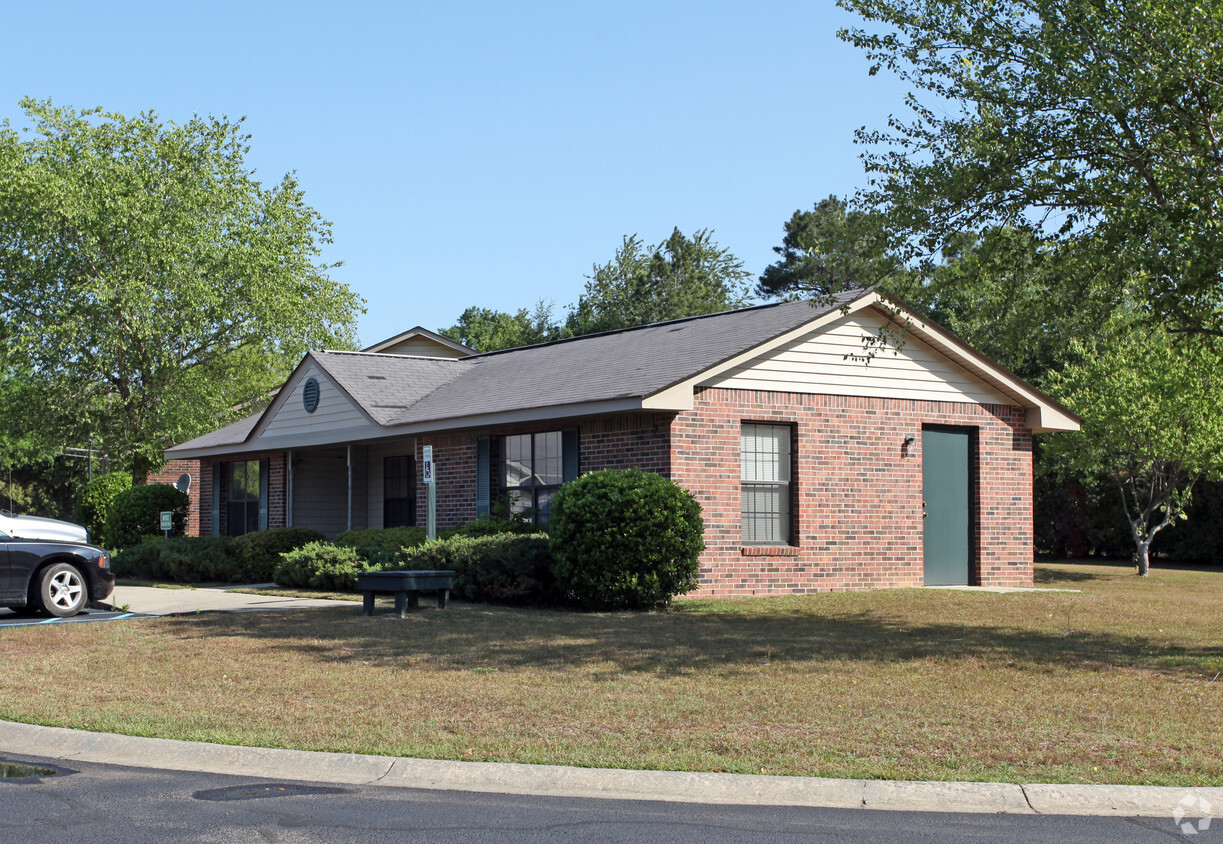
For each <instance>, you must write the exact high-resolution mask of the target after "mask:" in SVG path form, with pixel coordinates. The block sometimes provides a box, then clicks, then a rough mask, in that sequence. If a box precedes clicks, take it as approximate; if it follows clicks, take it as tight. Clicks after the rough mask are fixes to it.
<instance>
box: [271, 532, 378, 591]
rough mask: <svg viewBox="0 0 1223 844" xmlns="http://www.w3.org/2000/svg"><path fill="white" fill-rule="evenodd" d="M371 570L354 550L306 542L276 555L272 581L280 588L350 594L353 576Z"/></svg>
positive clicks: (372, 568) (327, 543) (354, 582)
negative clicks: (277, 560)
mask: <svg viewBox="0 0 1223 844" xmlns="http://www.w3.org/2000/svg"><path fill="white" fill-rule="evenodd" d="M375 568H376V567H375V566H371V565H370V564H369V563H368V562H366V561H365V560H363V559H362V558H361V555H360V554H358V553H357V552H356V549H353V548H345V547H342V546H340V545H333V544H332V543H330V542H309V543H307V544H305V545H303V546H302V547H300V548H297V549H294V550H292V551H286V552H285V553H284V554H281V555H280V565H278V566H277V567H276V582H277V583H279V584H280V585H281V586H300V587H309V588H311V589H331V590H336V591H341V592H353V591H355V590H356V588H357V575H358V574H359V573H360V572H363V571H373V570H374V569H375Z"/></svg>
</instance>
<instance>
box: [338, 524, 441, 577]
mask: <svg viewBox="0 0 1223 844" xmlns="http://www.w3.org/2000/svg"><path fill="white" fill-rule="evenodd" d="M425 537H426V532H425V529H424V528H419V527H393V528H368V529H358V530H346V531H344V532H343V533H341V534H340V535H339V536H337V537H336V538H335V544H336V545H339V546H340V547H342V548H352V549H353V550H355V551H356V552H357V553H358V554H360V555H361V558H362V559H363V560H365V561H366V562H367V563H369V564H370V565H372V566H374V567H375V568H383V567H385V566H388V565H394V564H395V562H396V561H397V560H398V559H399V558H400V553H399V552H400V551H401V550H403V549H404V548H412V547H414V546H416V545H419V544H420V543H422V542H424V541H425Z"/></svg>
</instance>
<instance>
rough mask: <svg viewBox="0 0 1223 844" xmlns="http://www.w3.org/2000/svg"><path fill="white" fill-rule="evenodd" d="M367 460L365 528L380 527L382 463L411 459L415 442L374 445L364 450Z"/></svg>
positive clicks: (414, 450)
mask: <svg viewBox="0 0 1223 844" xmlns="http://www.w3.org/2000/svg"><path fill="white" fill-rule="evenodd" d="M366 453H367V455H368V458H367V460H366V466H367V467H368V471H367V473H366V478H367V480H368V483H367V484H366V496H367V499H368V502H369V503H368V505H367V518H366V526H367V527H371V528H381V527H382V500H383V495H384V493H385V489H384V488H383V486H382V471H383V469H384V468H385V465H386V464H385V463H384V461H385V460H386V458H388V457H411V456H412V455H414V454H415V453H416V440H414V439H406V440H396V441H395V442H390V443H374V444H373V445H371V446H369V448H368V449H366Z"/></svg>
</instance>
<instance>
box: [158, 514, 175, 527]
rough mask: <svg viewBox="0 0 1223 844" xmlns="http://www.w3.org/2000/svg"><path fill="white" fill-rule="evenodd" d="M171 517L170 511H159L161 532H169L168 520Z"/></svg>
mask: <svg viewBox="0 0 1223 844" xmlns="http://www.w3.org/2000/svg"><path fill="white" fill-rule="evenodd" d="M172 515H173V512H172V511H170V510H162V511H161V529H162V530H170V520H171V517H172Z"/></svg>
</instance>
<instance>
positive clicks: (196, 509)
mask: <svg viewBox="0 0 1223 844" xmlns="http://www.w3.org/2000/svg"><path fill="white" fill-rule="evenodd" d="M210 471H211V470H210ZM183 473H186V474H188V475H190V476H191V489H189V490H188V491H187V498H189V499H190V500H191V503H190V505H189V507H188V509H187V536H199V535H200V461H199V460H171V461H170V462H169V463H167V464H166V465H165V466H163V467H162V468H161V471H160V472H157V473H155V474H150V475H149V483H151V484H169V485H170V486H174V485H175V484H176V483H178V479H179V477H181V476H182V475H183ZM209 481H210V483H209V490H211V488H212V485H211V479H209ZM209 494H210V495H211V492H210V493H209ZM204 500H206V501H211V500H212V499H211V498H207V499H204Z"/></svg>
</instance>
